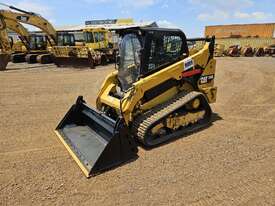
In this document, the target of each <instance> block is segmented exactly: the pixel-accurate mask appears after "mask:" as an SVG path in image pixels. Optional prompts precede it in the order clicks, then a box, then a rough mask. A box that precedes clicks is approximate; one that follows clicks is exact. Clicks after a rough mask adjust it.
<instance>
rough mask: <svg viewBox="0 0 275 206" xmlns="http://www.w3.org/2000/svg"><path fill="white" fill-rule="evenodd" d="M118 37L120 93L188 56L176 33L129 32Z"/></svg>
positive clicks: (159, 30)
mask: <svg viewBox="0 0 275 206" xmlns="http://www.w3.org/2000/svg"><path fill="white" fill-rule="evenodd" d="M118 33H119V34H120V36H121V37H122V39H121V42H120V45H119V53H120V58H119V59H120V60H119V67H118V80H119V82H120V89H121V90H122V91H127V90H128V89H129V88H131V87H132V85H133V83H135V82H136V81H138V80H139V79H140V78H142V77H146V76H148V75H150V74H152V73H155V72H157V71H159V70H161V69H163V68H166V67H167V66H169V65H172V64H174V63H175V62H177V61H179V60H181V59H184V58H185V57H187V56H188V54H189V51H188V46H187V41H186V36H185V34H184V33H183V32H182V31H181V30H179V29H166V28H165V29H163V28H131V29H126V30H122V31H119V32H118Z"/></svg>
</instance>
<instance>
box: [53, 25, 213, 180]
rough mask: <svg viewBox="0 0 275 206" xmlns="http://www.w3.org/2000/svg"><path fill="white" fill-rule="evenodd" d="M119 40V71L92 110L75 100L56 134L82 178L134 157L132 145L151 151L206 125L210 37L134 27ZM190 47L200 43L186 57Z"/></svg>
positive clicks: (208, 119) (209, 96)
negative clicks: (200, 46)
mask: <svg viewBox="0 0 275 206" xmlns="http://www.w3.org/2000/svg"><path fill="white" fill-rule="evenodd" d="M119 34H120V36H121V43H120V46H119V53H120V60H119V65H118V68H117V69H116V70H115V71H114V72H112V73H111V74H109V75H108V76H107V78H106V79H105V81H104V83H103V85H102V87H101V89H100V90H99V93H98V96H97V101H96V109H93V108H91V107H89V106H88V105H87V104H86V102H85V101H84V100H83V97H82V96H79V97H78V98H77V101H76V103H75V104H74V105H73V106H72V107H71V108H70V110H69V111H68V113H67V114H66V115H65V117H64V118H63V120H62V121H61V122H60V123H59V125H58V126H57V128H56V130H55V131H56V134H57V135H58V137H59V139H60V140H61V142H62V143H63V144H64V145H65V147H66V148H67V150H68V151H69V152H70V154H71V155H72V157H73V158H74V160H75V161H76V162H77V163H78V165H79V166H80V168H81V169H82V171H83V172H84V173H85V175H86V176H87V177H90V176H94V175H96V174H99V173H101V172H102V171H104V170H107V169H110V168H112V167H115V166H118V165H120V164H122V163H125V162H128V161H130V160H132V159H134V158H136V157H137V151H138V148H137V144H136V141H138V142H140V143H142V144H143V145H144V146H145V147H155V146H157V145H160V144H163V143H165V142H167V141H170V140H173V139H175V138H179V137H181V136H183V134H185V133H188V132H194V131H197V130H199V129H202V128H204V127H206V126H209V125H210V123H211V114H212V110H211V108H210V105H209V104H210V103H214V102H215V101H216V94H217V87H215V86H214V78H215V68H216V60H215V59H214V47H215V38H214V37H212V38H205V39H202V38H200V39H192V40H187V39H186V36H185V34H184V33H183V32H182V31H181V30H177V29H161V28H139V27H138V28H130V29H125V30H121V31H119ZM188 41H189V42H190V41H193V42H196V41H200V42H202V41H203V42H204V45H203V47H202V48H201V49H200V50H199V51H197V52H194V53H192V54H190V53H189V49H188V44H187V42H188Z"/></svg>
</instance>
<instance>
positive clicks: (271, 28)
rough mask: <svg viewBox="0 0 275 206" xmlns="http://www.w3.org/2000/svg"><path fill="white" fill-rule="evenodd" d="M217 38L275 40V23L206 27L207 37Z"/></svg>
mask: <svg viewBox="0 0 275 206" xmlns="http://www.w3.org/2000/svg"><path fill="white" fill-rule="evenodd" d="M213 35H215V36H216V38H249V37H257V38H275V23H267V24H232V25H216V26H206V27H205V36H213Z"/></svg>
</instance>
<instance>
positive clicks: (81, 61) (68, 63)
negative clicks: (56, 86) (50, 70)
mask: <svg viewBox="0 0 275 206" xmlns="http://www.w3.org/2000/svg"><path fill="white" fill-rule="evenodd" d="M53 61H54V63H55V64H56V65H57V66H58V67H75V68H84V67H88V68H91V69H94V68H95V67H94V63H93V61H92V60H91V59H89V58H86V57H74V56H71V57H53Z"/></svg>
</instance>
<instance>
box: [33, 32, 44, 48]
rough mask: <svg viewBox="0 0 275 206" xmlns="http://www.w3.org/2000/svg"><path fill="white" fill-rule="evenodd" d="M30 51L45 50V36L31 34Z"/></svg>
mask: <svg viewBox="0 0 275 206" xmlns="http://www.w3.org/2000/svg"><path fill="white" fill-rule="evenodd" d="M30 49H31V50H46V49H47V37H46V36H45V35H37V34H32V35H31V36H30Z"/></svg>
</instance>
